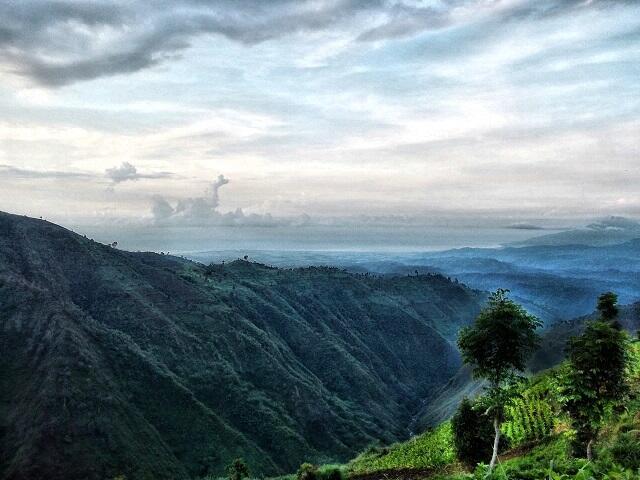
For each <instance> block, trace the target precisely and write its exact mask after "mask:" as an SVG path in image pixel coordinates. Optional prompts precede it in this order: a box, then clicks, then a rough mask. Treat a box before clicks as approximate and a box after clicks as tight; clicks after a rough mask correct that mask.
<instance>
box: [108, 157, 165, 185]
mask: <svg viewBox="0 0 640 480" xmlns="http://www.w3.org/2000/svg"><path fill="white" fill-rule="evenodd" d="M105 176H106V177H107V178H108V179H109V180H111V182H112V184H113V185H117V184H118V183H122V182H126V181H135V180H140V179H145V178H168V177H172V176H173V174H172V173H170V172H155V173H140V172H138V169H137V168H136V167H135V166H134V165H132V164H130V163H129V162H122V164H121V165H120V166H119V167H112V168H107V169H106V170H105Z"/></svg>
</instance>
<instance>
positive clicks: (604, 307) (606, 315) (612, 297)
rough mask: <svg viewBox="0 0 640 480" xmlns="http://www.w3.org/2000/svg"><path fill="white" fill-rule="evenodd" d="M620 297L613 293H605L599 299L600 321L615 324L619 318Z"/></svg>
mask: <svg viewBox="0 0 640 480" xmlns="http://www.w3.org/2000/svg"><path fill="white" fill-rule="evenodd" d="M617 303H618V295H616V294H615V293H613V292H605V293H603V294H602V295H600V296H599V297H598V305H597V307H596V308H597V309H598V312H599V313H600V319H601V320H603V321H605V322H613V321H616V319H617V318H618V306H617V305H616V304H617Z"/></svg>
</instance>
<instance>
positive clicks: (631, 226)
mask: <svg viewBox="0 0 640 480" xmlns="http://www.w3.org/2000/svg"><path fill="white" fill-rule="evenodd" d="M586 228H588V229H589V230H597V231H613V230H615V231H622V232H638V233H640V223H638V222H636V221H635V220H632V219H630V218H626V217H619V216H609V217H606V218H601V219H599V220H597V221H596V222H594V223H591V224H589V225H587V227H586Z"/></svg>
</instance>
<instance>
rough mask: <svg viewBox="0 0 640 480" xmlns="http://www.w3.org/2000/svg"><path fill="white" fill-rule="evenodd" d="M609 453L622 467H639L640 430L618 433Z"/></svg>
mask: <svg viewBox="0 0 640 480" xmlns="http://www.w3.org/2000/svg"><path fill="white" fill-rule="evenodd" d="M611 455H612V456H613V459H614V460H615V461H616V463H619V464H620V465H622V466H623V467H624V468H633V469H637V468H640V430H630V431H628V432H624V433H621V434H619V435H618V436H617V438H616V439H615V441H614V443H613V445H612V446H611Z"/></svg>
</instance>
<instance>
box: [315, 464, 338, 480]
mask: <svg viewBox="0 0 640 480" xmlns="http://www.w3.org/2000/svg"><path fill="white" fill-rule="evenodd" d="M317 475H318V480H344V475H343V473H342V470H341V469H340V468H339V467H336V466H334V465H327V466H324V467H320V468H319V469H318V474H317Z"/></svg>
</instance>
